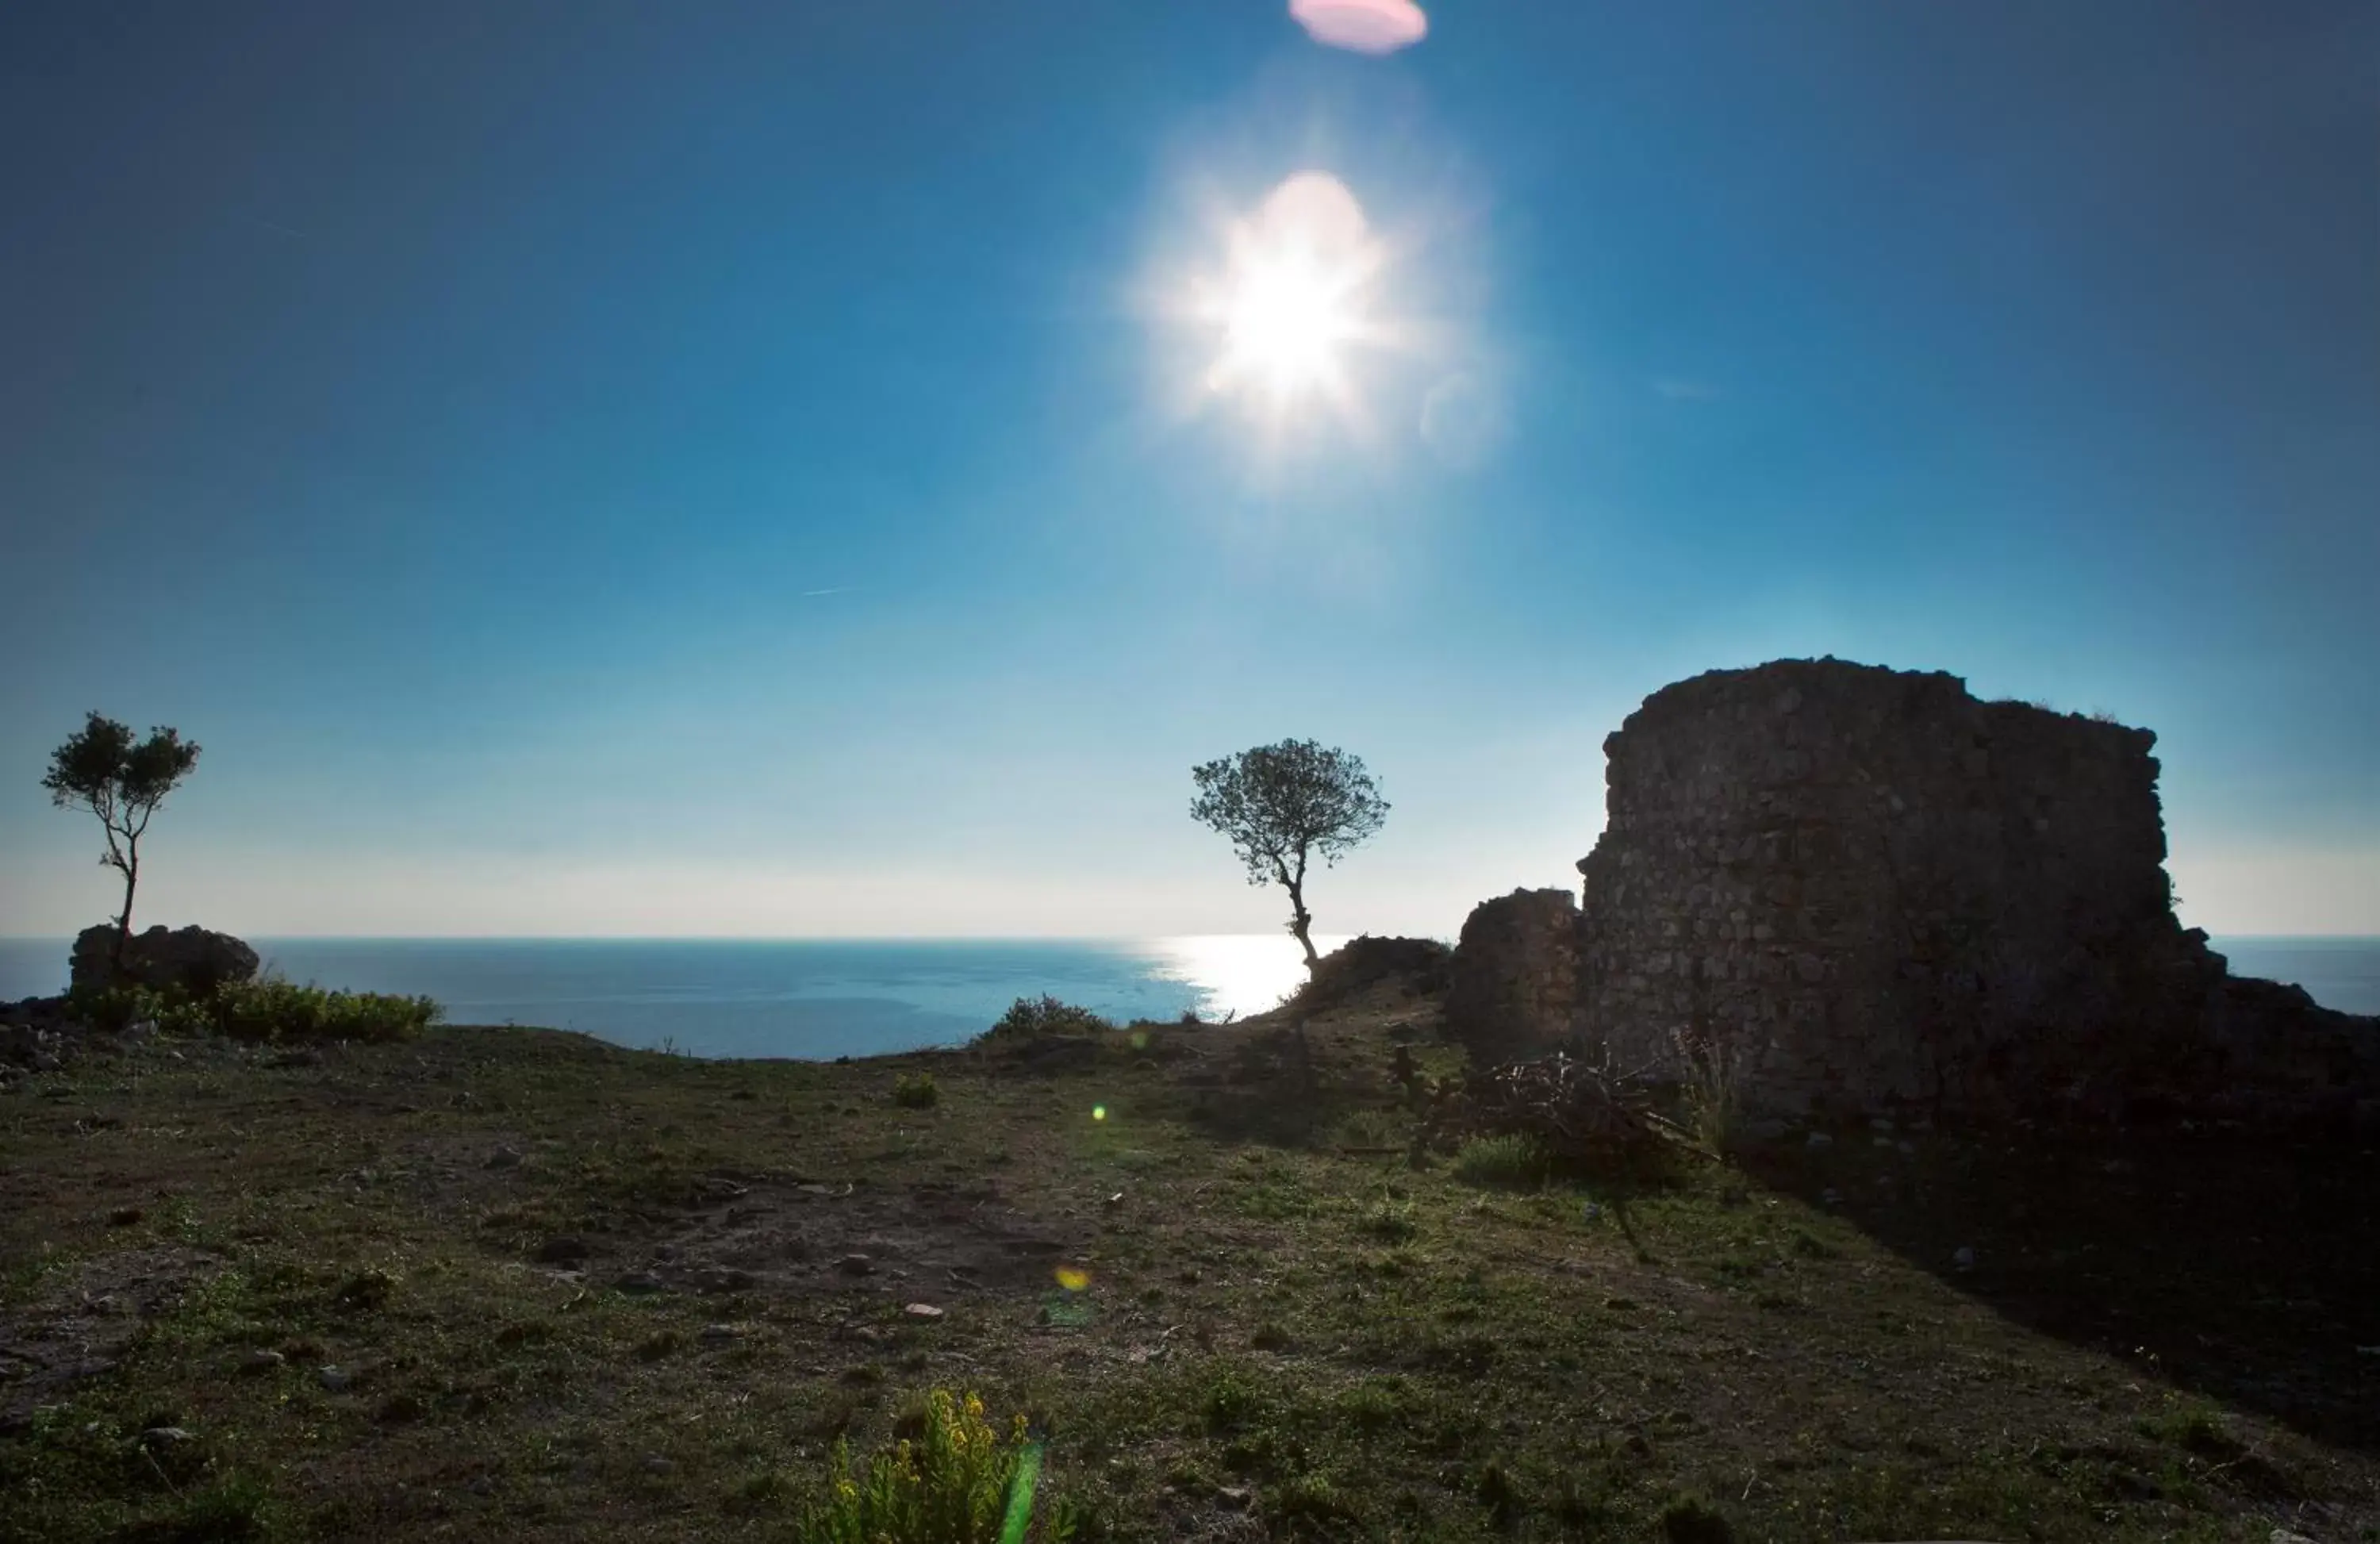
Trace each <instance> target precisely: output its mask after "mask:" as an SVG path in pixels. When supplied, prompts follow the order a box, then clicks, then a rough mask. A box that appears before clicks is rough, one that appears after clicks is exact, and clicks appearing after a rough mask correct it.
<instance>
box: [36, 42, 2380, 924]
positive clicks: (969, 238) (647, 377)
mask: <svg viewBox="0 0 2380 1544" xmlns="http://www.w3.org/2000/svg"><path fill="white" fill-rule="evenodd" d="M1430 10H1431V18H1432V29H1431V32H1430V35H1429V37H1428V38H1427V41H1425V42H1424V43H1421V44H1419V45H1418V46H1415V47H1414V48H1411V49H1408V50H1406V51H1405V52H1403V53H1401V54H1397V55H1393V56H1390V57H1386V58H1375V57H1365V56H1359V55H1352V54H1346V53H1340V52H1335V51H1331V50H1329V49H1325V48H1321V47H1318V46H1317V45H1316V44H1315V43H1313V42H1311V41H1310V40H1309V39H1308V38H1307V37H1306V36H1305V34H1304V33H1302V32H1301V31H1300V30H1298V29H1297V27H1296V26H1294V25H1293V23H1292V22H1291V21H1290V20H1289V19H1288V18H1287V17H1286V16H1285V15H1284V14H1283V11H1284V8H1283V6H1281V5H1280V4H1278V3H1271V0H1246V3H1239V0H1195V3H1193V0H1182V3H1176V4H1160V3H1159V0H1136V3H1135V4H1131V5H1118V4H1114V3H1113V0H1078V3H1073V4H1050V5H1033V4H1013V5H1012V4H1003V5H956V4H944V5H933V6H928V5H917V4H907V3H902V0H871V3H869V4H867V5H847V6H846V5H836V6H824V5H820V6H759V5H752V6H709V5H696V6H651V5H641V4H639V5H625V4H621V5H604V4H587V3H572V4H568V5H563V4H551V5H539V4H527V3H524V4H518V5H508V6H494V7H491V6H480V5H450V4H440V3H429V4H420V5H413V6H405V7H401V8H389V7H379V8H370V7H333V6H238V5H230V4H226V5H218V6H205V7H191V6H148V7H142V6H116V7H92V6H76V5H61V6H42V5H19V6H11V7H8V8H7V10H6V15H5V16H0V186H5V188H6V190H7V214H6V220H5V222H0V337H5V339H6V346H5V349H0V572H5V573H6V576H7V583H6V592H5V598H0V657H5V658H6V659H7V660H8V661H10V662H11V668H10V669H9V670H8V671H7V672H6V675H5V677H0V774H4V775H0V855H4V856H0V933H55V932H61V931H65V930H70V929H72V928H74V927H77V926H80V925H82V924H84V923H86V922H89V921H92V920H96V919H98V918H101V917H103V916H104V915H105V914H106V913H107V912H108V911H109V910H110V909H111V907H112V906H113V903H114V899H115V896H114V891H113V889H112V887H111V884H110V877H109V876H108V875H107V874H105V873H104V872H103V871H102V870H100V869H98V868H96V867H95V866H94V865H93V863H92V858H93V857H94V856H95V854H96V851H97V846H98V843H97V836H98V833H97V831H96V829H95V827H94V825H93V822H91V821H89V820H88V818H83V819H77V818H74V817H70V816H69V815H67V814H64V813H60V812H56V811H54V810H52V809H51V808H49V806H48V804H47V802H46V799H45V798H44V796H42V793H41V791H40V789H39V787H38V786H37V783H38V778H39V776H40V772H41V770H42V762H43V760H44V757H45V755H46V752H47V750H48V748H50V747H51V746H52V745H55V743H56V742H57V740H58V739H59V738H61V737H62V736H64V735H65V734H66V733H67V731H68V730H70V729H72V728H73V727H74V726H75V725H76V724H77V723H79V717H80V715H81V713H82V712H83V711H85V710H86V709H91V708H97V709H100V710H101V711H105V712H108V713H110V714H112V715H114V716H116V717H120V718H125V719H128V720H132V721H134V722H136V723H140V724H144V725H145V724H148V723H174V724H176V725H177V726H179V727H180V728H181V729H183V730H184V732H185V733H187V734H189V735H191V736H195V737H196V738H198V739H199V740H200V741H201V742H202V743H203V744H204V745H205V747H206V755H205V760H204V761H203V762H202V764H201V766H200V770H199V772H198V775H197V777H196V779H195V780H194V781H193V783H192V784H190V785H189V786H188V788H187V789H186V790H185V791H184V792H182V793H181V794H179V795H177V796H176V800H175V802H174V804H173V805H172V806H171V807H170V808H168V810H167V811H166V813H165V814H164V816H162V817H160V820H159V823H158V826H157V828H156V832H155V833H154V835H153V836H152V841H151V845H150V847H149V849H148V851H149V854H150V858H149V861H150V864H151V868H150V869H149V872H148V874H147V875H146V876H145V877H144V884H143V897H144V902H143V906H142V916H141V918H140V920H142V921H148V920H169V921H177V922H178V921H182V920H187V919H203V920H205V921H207V922H209V923H210V924H212V925H215V926H220V927H228V928H233V929H235V930H245V931H251V932H257V933H264V934H276V933H277V934H286V933H298V932H329V933H372V932H404V933H430V934H438V933H473V932H493V933H549V932H558V933H572V932H605V933H632V934H663V933H706V934H707V933H841V934H857V933H928V934H931V933H968V934H1012V935H1014V934H1028V933H1097V934H1112V933H1147V932H1159V933H1175V932H1200V931H1242V930H1245V931H1256V930H1267V929H1270V928H1273V927H1276V926H1278V923H1279V914H1280V911H1281V906H1280V905H1279V903H1278V901H1277V899H1276V897H1274V896H1273V895H1271V894H1265V893H1260V892H1256V891H1251V890H1249V889H1248V888H1246V886H1245V884H1244V883H1243V882H1242V881H1241V880H1240V878H1239V877H1238V875H1239V870H1238V867H1237V865H1236V864H1235V863H1234V862H1233V860H1232V858H1231V857H1230V855H1229V853H1228V852H1227V851H1226V850H1224V848H1223V845H1222V844H1221V842H1220V839H1218V838H1216V837H1214V836H1212V835H1211V834H1209V833H1205V832H1203V831H1200V830H1198V829H1197V828H1196V827H1194V826H1193V825H1192V824H1191V823H1190V821H1188V819H1187V817H1186V813H1185V811H1186V807H1187V804H1188V801H1189V797H1190V793H1191V789H1190V782H1189V776H1188V769H1189V767H1190V766H1191V764H1192V763H1193V762H1194V761H1196V760H1204V759H1206V758H1208V757H1211V756H1215V755H1219V754H1221V753H1223V752H1226V751H1229V750H1233V749H1236V748H1242V747H1245V746H1247V745H1251V744H1255V743H1258V742H1261V741H1267V740H1271V739H1276V738H1279V737H1281V736H1285V735H1297V736H1315V737H1318V738H1321V739H1323V740H1325V741H1328V742H1332V743H1337V744H1342V745H1344V746H1346V747H1348V748H1351V749H1354V750H1355V751H1357V752H1359V753H1360V754H1362V755H1363V756H1364V757H1365V758H1366V760H1368V761H1369V762H1370V764H1371V766H1372V767H1373V769H1374V770H1375V772H1377V773H1378V775H1379V777H1380V779H1381V781H1382V784H1383V785H1384V788H1385V791H1386V792H1387V794H1388V796H1390V799H1391V801H1392V803H1393V805H1394V809H1393V812H1392V813H1391V815H1390V821H1389V824H1388V827H1387V829H1386V831H1385V832H1384V833H1382V835H1381V837H1380V838H1379V839H1378V841H1377V842H1376V843H1375V844H1374V845H1372V846H1371V847H1369V848H1367V849H1366V850H1365V851H1364V852H1362V853H1359V854H1358V855H1356V856H1355V857H1354V858H1352V859H1351V860H1350V861H1349V862H1348V864H1347V865H1346V866H1345V867H1343V868H1342V869H1340V870H1338V871H1337V872H1336V873H1334V874H1332V875H1330V876H1329V877H1328V878H1326V879H1325V881H1323V882H1322V883H1321V884H1319V885H1318V887H1317V889H1316V893H1315V894H1314V896H1313V903H1314V907H1315V910H1316V913H1317V916H1318V926H1319V927H1321V928H1322V929H1323V930H1326V931H1332V932H1338V931H1354V930H1359V929H1371V930H1383V929H1393V930H1418V931H1429V932H1437V933H1440V934H1451V932H1452V930H1454V928H1455V927H1456V926H1457V925H1458V924H1459V923H1460V921H1461V919H1462V917H1463V912H1464V911H1465V910H1466V909H1467V908H1468V906H1470V905H1471V904H1472V903H1473V902H1474V901H1475V900H1477V899H1479V898H1481V897H1483V896H1486V895H1488V894H1497V893H1500V892H1502V891H1505V890H1508V889H1510V888H1512V886H1514V885H1516V884H1524V883H1526V884H1541V883H1552V884H1564V883H1569V882H1572V881H1573V879H1574V876H1573V872H1572V869H1571V863H1572V861H1573V859H1574V858H1576V857H1578V856H1580V855H1581V854H1582V853H1584V852H1585V850H1586V849H1587V847H1588V846H1589V845H1591V843H1592V841H1593V838H1594V835H1595V833H1596V831H1597V828H1598V827H1599V825H1600V822H1601V819H1602V808H1601V805H1602V774H1601V752H1600V743H1601V740H1602V737H1603V736H1604V735H1606V734H1607V733H1609V731H1610V730H1611V729H1612V728H1614V727H1616V725H1617V724H1618V723H1619V721H1620V719H1621V717H1622V716H1624V714H1625V713H1626V712H1627V711H1629V710H1630V709H1631V708H1633V705H1634V704H1635V703H1636V701H1638V700H1639V699H1641V698H1642V697H1643V696H1644V695H1645V693H1646V692H1648V691H1651V690H1653V689H1655V688H1657V687H1659V686H1660V685H1662V684H1663V683H1665V682H1667V681H1670V680H1672V679H1675V678H1678V677H1680V676H1682V675H1691V674H1694V673H1695V672H1697V671H1700V670H1703V669H1706V668H1710V667H1713V666H1721V665H1736V664H1745V663H1755V662H1756V661H1758V660H1762V659H1766V658H1771V657H1775V656H1778V655H1785V654H1793V655H1808V654H1817V653H1827V652H1832V653H1836V654H1840V655H1843V656H1846V657H1851V658H1855V659H1861V660H1866V661H1872V662H1876V663H1889V664H1893V665H1898V666H1902V667H1925V668H1941V669H1949V670H1952V671H1955V672H1957V673H1959V674H1961V675H1965V676H1967V677H1968V678H1969V680H1970V682H1971V683H1972V685H1973V687H1974V688H1975V689H1976V690H1977V691H1978V692H1979V693H1981V694H1984V695H1988V696H2002V695H2007V696H2019V697H2025V698H2034V699H2046V700H2047V701H2050V702H2052V703H2055V704H2057V705H2058V706H2061V707H2068V708H2074V709H2083V710H2091V709H2104V710H2107V711H2113V712H2115V713H2117V714H2118V715H2119V716H2121V717H2123V718H2124V719H2126V720H2128V721H2130V722H2133V723H2145V724H2147V725H2150V726H2151V727H2154V728H2155V729H2156V730H2157V731H2158V732H2159V735H2160V736H2161V744H2160V753H2161V755H2162V756H2163V757H2164V760H2165V768H2166V775H2165V784H2164V786H2165V793H2166V799H2167V818H2168V831H2169V833H2170V838H2171V845H2172V848H2173V853H2174V857H2173V864H2172V867H2173V869H2174V871H2175V874H2176V877H2177V879H2178V881H2179V884H2180V890H2181V893H2182V894H2183V897H2184V902H2185V915H2186V917H2188V918H2189V919H2191V920H2192V921H2195V922H2198V923H2200V924H2202V925H2204V926H2207V927H2209V928H2211V929H2213V930H2216V931H2231V932H2242V931H2282V932H2290V931H2294V932H2380V771H2375V769H2380V670H2375V667H2374V661H2376V660H2380V605H2375V604H2374V578H2375V576H2380V283H2375V274H2380V179H2375V177H2374V170H2373V165H2374V164H2373V159H2372V146H2373V143H2374V129H2375V127H2380V75H2375V74H2374V70H2373V68H2372V61H2373V59H2374V58H2375V57H2380V9H2375V8H2374V7H2372V6H2350V5H2338V4H2297V3H2291V0H2277V3H2268V4H2259V5H2256V6H2229V5H2197V4H2184V3H2178V0H2139V3H2119V0H2108V3H2104V4H2097V5H2093V6H2080V7H2078V6H2071V5H2068V4H2031V3H2014V0H1988V3H1986V0H1973V3H1965V0H1960V3H1953V0H1944V3H1938V4H1932V5H1926V6H1910V5H1906V4H1900V3H1887V0H1875V3H1860V4H1849V3H1806V4H1803V3H1797V4H1795V5H1792V6H1738V5H1731V4H1730V5H1720V4H1709V5H1702V4H1670V5H1664V6H1658V7H1650V6H1627V7H1623V6H1571V5H1561V6H1555V5H1544V6H1521V5H1513V4H1484V3H1483V4H1470V5H1455V4H1451V3H1450V4H1444V5H1439V6H1431V7H1430ZM1301 170H1318V171H1323V172H1327V173H1329V174H1330V175H1331V176H1335V177H1337V178H1339V179H1340V180H1341V181H1342V183H1343V184H1344V185H1345V187H1346V188H1348V189H1349V190H1350V191H1352V192H1353V193H1354V195H1355V197H1356V198H1357V199H1358V200H1359V201H1361V203H1362V205H1363V208H1364V211H1365V213H1366V217H1367V218H1368V220H1369V222H1370V225H1371V228H1372V229H1373V230H1374V231H1375V232H1376V233H1377V234H1378V237H1379V239H1380V241H1381V243H1382V245H1383V246H1384V247H1385V248H1386V249H1387V250H1388V251H1389V253H1390V260H1389V262H1388V264H1387V266H1386V267H1385V268H1384V269H1383V271H1382V273H1381V274H1380V277H1379V280H1378V304H1379V305H1380V306H1381V307H1382V308H1383V309H1384V310H1388V311H1392V312H1393V313H1394V314H1395V315H1396V316H1398V317H1399V318H1401V319H1402V320H1403V322H1405V323H1408V324H1409V326H1408V327H1407V328H1406V333H1407V336H1406V344H1405V346H1403V347H1401V348H1398V349H1395V350H1369V351H1366V352H1364V353H1363V354H1362V355H1361V356H1360V357H1351V358H1350V359H1349V360H1348V364H1347V368H1348V373H1349V378H1350V381H1351V384H1352V387H1353V389H1354V392H1355V394H1356V395H1357V397H1358V399H1359V401H1360V405H1361V408H1362V414H1363V417H1362V421H1361V423H1360V424H1359V425H1355V426H1351V425H1350V424H1348V423H1347V422H1344V421H1342V419H1340V418H1339V417H1337V416H1336V415H1332V414H1328V413H1320V412H1315V411H1306V412H1304V413H1302V414H1300V415H1298V416H1297V417H1296V418H1295V419H1293V421H1291V422H1289V423H1288V424H1287V425H1286V426H1279V425H1272V426H1269V425H1266V424H1264V423H1261V422H1258V421H1257V420H1255V419H1253V418H1252V417H1251V415H1250V414H1249V413H1247V412H1245V411H1240V410H1235V409H1234V408H1233V406H1232V405H1230V404H1227V403H1220V402H1217V401H1214V400H1210V399H1208V398H1205V397H1202V395H1201V394H1200V392H1199V390H1198V373H1197V365H1196V359H1197V356H1198V353H1199V350H1200V349H1201V348H1202V347H1204V346H1206V342H1207V340H1205V339H1203V338H1202V337H1201V336H1199V335H1198V334H1196V330H1195V329H1189V328H1185V326H1184V323H1183V322H1180V321H1179V319H1178V318H1175V317H1173V316H1172V315H1171V314H1170V312H1169V310H1168V307H1169V297H1170V296H1171V295H1172V293H1173V292H1174V291H1175V290H1177V289H1178V288H1179V287H1180V286H1181V285H1182V284H1183V283H1184V277H1185V275H1195V274H1197V273H1199V272H1201V271H1202V270H1203V269H1205V268H1207V267H1210V266H1211V265H1212V264H1213V263H1215V262H1216V261H1219V254H1220V250H1221V237H1220V222H1221V220H1222V218H1223V216H1225V215H1227V214H1230V213H1235V212H1236V213H1245V212H1246V211H1248V210H1251V209H1253V208H1254V207H1255V206H1256V205H1257V203H1258V202H1259V201H1261V200H1262V199H1263V198H1264V196H1265V194H1266V192H1267V191H1268V190H1269V188H1272V187H1274V186H1275V185H1276V184H1278V183H1279V182H1281V180H1282V179H1283V178H1285V177H1287V176H1290V175H1292V174H1293V173H1295V172H1298V171H1301ZM1453 382H1459V383H1462V385H1461V386H1460V389H1461V390H1462V391H1463V392H1465V393H1467V394H1469V395H1468V397H1467V398H1466V400H1467V401H1468V402H1469V403H1470V404H1471V406H1472V407H1474V408H1475V410H1476V413H1477V416H1478V417H1479V418H1480V419H1481V420H1482V421H1483V422H1485V423H1486V424H1487V425H1488V427H1489V428H1490V430H1492V432H1490V433H1488V434H1487V435H1486V436H1485V438H1484V441H1483V442H1482V444H1481V445H1480V446H1479V447H1477V448H1476V451H1475V454H1472V455H1468V456H1455V457H1449V456H1443V455H1440V454H1438V453H1437V451H1436V449H1435V448H1434V447H1433V444H1432V443H1431V442H1430V441H1429V440H1428V439H1427V438H1426V437H1425V436H1424V435H1423V434H1422V432H1420V417H1421V410H1422V407H1423V404H1424V402H1425V400H1426V398H1427V393H1428V392H1429V391H1430V390H1432V389H1433V388H1436V387H1440V386H1442V385H1444V384H1445V383H1453Z"/></svg>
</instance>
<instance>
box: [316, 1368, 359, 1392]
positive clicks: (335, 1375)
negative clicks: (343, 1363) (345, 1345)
mask: <svg viewBox="0 0 2380 1544" xmlns="http://www.w3.org/2000/svg"><path fill="white" fill-rule="evenodd" d="M314 1381H316V1382H317V1383H320V1384H322V1390H323V1392H325V1393H334V1394H343V1393H346V1392H347V1391H348V1390H349V1389H352V1388H354V1387H355V1385H356V1375H355V1374H354V1373H351V1372H348V1371H346V1369H345V1368H322V1370H321V1371H319V1372H317V1373H315V1374H314Z"/></svg>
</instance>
